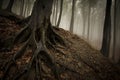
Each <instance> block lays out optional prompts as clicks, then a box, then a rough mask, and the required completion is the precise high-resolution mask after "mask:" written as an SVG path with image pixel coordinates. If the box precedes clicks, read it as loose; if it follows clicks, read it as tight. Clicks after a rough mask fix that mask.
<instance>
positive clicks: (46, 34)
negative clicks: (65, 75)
mask: <svg viewBox="0 0 120 80" xmlns="http://www.w3.org/2000/svg"><path fill="white" fill-rule="evenodd" d="M49 26H50V27H49V28H48V29H47V31H44V30H40V29H37V28H36V27H34V30H31V28H30V27H29V25H28V26H26V27H25V28H23V29H22V30H21V31H20V32H19V33H18V35H17V36H16V37H15V39H14V43H18V42H20V43H21V42H22V43H23V46H22V48H21V49H20V50H19V51H18V52H17V53H16V54H14V55H13V57H12V58H11V59H10V60H9V61H8V62H7V63H6V64H5V65H4V66H3V68H2V71H3V73H4V75H3V76H2V77H1V79H3V80H6V77H8V75H7V74H8V72H9V71H10V69H11V67H12V66H14V65H15V67H16V68H17V67H18V66H17V64H16V63H17V60H18V59H20V58H22V56H23V55H24V54H25V52H26V51H27V50H28V48H31V49H32V53H33V55H32V56H31V59H30V61H29V62H28V63H27V64H26V65H25V67H24V68H23V70H21V72H19V70H18V72H17V73H16V75H13V77H12V78H11V79H12V80H18V79H19V78H20V77H22V76H24V75H25V74H29V73H30V71H31V69H34V70H35V80H42V77H43V76H44V74H45V71H44V69H43V65H42V62H44V63H46V64H47V66H49V68H50V69H51V71H52V72H53V73H54V75H55V76H54V77H55V78H56V79H58V80H59V79H60V76H59V71H58V67H57V65H56V62H55V60H54V58H53V56H52V55H51V53H50V52H49V51H48V49H49V48H52V49H54V50H55V51H57V52H60V53H62V54H64V53H63V52H61V51H60V50H58V49H56V45H57V44H60V45H63V46H66V45H65V42H64V40H63V38H62V37H60V36H59V35H58V34H57V33H56V32H55V31H54V29H53V28H52V27H51V25H49Z"/></svg>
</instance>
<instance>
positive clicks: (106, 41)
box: [101, 0, 112, 56]
mask: <svg viewBox="0 0 120 80" xmlns="http://www.w3.org/2000/svg"><path fill="white" fill-rule="evenodd" d="M111 4H112V0H107V4H106V14H105V23H104V30H103V43H102V48H101V52H102V53H103V55H105V56H108V54H109V48H110V39H111Z"/></svg>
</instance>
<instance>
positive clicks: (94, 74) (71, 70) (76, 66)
mask: <svg viewBox="0 0 120 80" xmlns="http://www.w3.org/2000/svg"><path fill="white" fill-rule="evenodd" d="M20 29H21V26H19V25H17V24H16V23H15V21H12V20H9V19H8V18H5V17H0V68H2V66H3V65H4V63H5V62H6V61H8V60H9V58H10V57H12V55H14V54H15V53H16V52H17V51H18V50H19V49H20V47H21V45H22V44H17V45H15V46H14V48H13V49H12V50H8V49H6V45H4V44H6V43H9V44H10V43H11V40H9V39H11V37H12V36H15V34H16V32H18V31H19V30H20ZM55 30H56V31H57V32H58V34H60V35H61V36H62V37H63V38H64V39H65V41H66V43H67V47H63V46H60V45H59V44H58V46H56V48H57V49H59V50H60V51H61V52H57V51H54V50H53V49H49V52H50V54H52V56H53V57H54V59H55V61H56V64H57V65H58V66H59V72H60V77H61V79H60V80H120V69H119V68H118V67H116V66H115V65H114V64H113V63H111V62H110V61H109V60H108V59H107V58H106V57H104V56H103V55H102V54H101V53H100V52H99V51H97V50H95V49H93V48H92V47H91V46H90V45H88V43H86V42H85V41H84V40H83V39H81V38H79V37H78V36H76V35H74V34H72V33H70V32H69V31H65V30H63V29H55ZM7 46H8V45H7ZM31 55H32V53H31V50H28V51H27V52H26V54H25V55H24V56H23V57H22V58H21V59H19V60H17V61H16V64H17V69H16V67H14V66H13V67H12V68H11V69H10V71H9V72H8V78H7V80H12V79H11V77H12V76H14V75H15V74H16V73H17V72H19V71H21V70H22V68H23V67H24V65H25V64H26V63H28V62H29V60H30V58H31ZM42 65H43V67H44V71H45V72H46V73H45V75H44V79H43V80H54V76H53V73H52V71H51V70H50V69H49V67H48V66H47V65H46V64H45V63H42ZM31 71H32V74H31V75H32V76H31V77H30V78H29V80H35V79H33V78H34V75H35V74H34V70H31ZM2 75H3V72H2V71H0V77H1V76H2ZM21 80H24V77H22V78H21Z"/></svg>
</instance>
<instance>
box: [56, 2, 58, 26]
mask: <svg viewBox="0 0 120 80" xmlns="http://www.w3.org/2000/svg"><path fill="white" fill-rule="evenodd" d="M55 11H56V12H55V26H56V25H57V14H58V0H56V10H55Z"/></svg>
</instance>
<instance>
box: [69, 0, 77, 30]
mask: <svg viewBox="0 0 120 80" xmlns="http://www.w3.org/2000/svg"><path fill="white" fill-rule="evenodd" d="M75 1H76V0H72V16H71V22H70V31H71V32H73V26H74V12H75Z"/></svg>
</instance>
